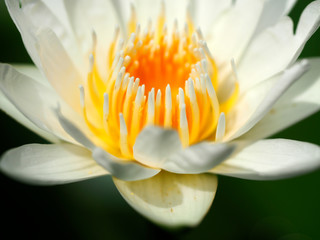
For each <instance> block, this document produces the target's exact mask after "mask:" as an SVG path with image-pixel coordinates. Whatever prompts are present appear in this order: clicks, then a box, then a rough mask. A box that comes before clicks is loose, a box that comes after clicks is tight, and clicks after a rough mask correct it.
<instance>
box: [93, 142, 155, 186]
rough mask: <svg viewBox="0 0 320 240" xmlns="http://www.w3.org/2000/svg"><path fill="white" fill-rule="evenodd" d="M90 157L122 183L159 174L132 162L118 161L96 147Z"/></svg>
mask: <svg viewBox="0 0 320 240" xmlns="http://www.w3.org/2000/svg"><path fill="white" fill-rule="evenodd" d="M92 157H93V158H94V159H95V160H96V161H97V163H99V164H100V165H101V166H102V167H104V168H105V169H107V170H108V171H109V172H110V173H111V175H112V176H115V177H116V178H119V179H122V180H124V181H137V180H142V179H147V178H151V177H153V176H154V175H156V174H158V173H159V172H160V170H159V169H153V168H148V167H144V166H142V165H140V164H138V163H136V162H134V161H129V160H122V159H119V158H117V157H115V156H113V155H111V154H109V153H107V152H106V151H104V150H103V149H101V148H98V147H97V148H95V149H94V150H93V153H92Z"/></svg>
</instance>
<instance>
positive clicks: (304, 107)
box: [241, 58, 320, 140]
mask: <svg viewBox="0 0 320 240" xmlns="http://www.w3.org/2000/svg"><path fill="white" fill-rule="evenodd" d="M309 63H310V65H311V69H310V70H309V71H308V72H307V73H306V74H305V75H303V76H302V77H301V78H300V79H299V80H298V81H297V82H296V83H294V84H293V86H291V87H290V88H289V90H288V91H287V92H286V93H285V94H284V95H283V96H281V97H280V99H279V101H278V102H277V103H276V104H275V105H274V106H273V107H272V109H271V110H270V112H269V113H268V114H267V115H266V116H264V117H263V119H262V120H261V121H260V122H258V123H257V124H256V125H255V126H254V127H253V128H252V129H251V130H250V131H249V132H247V133H246V134H244V135H243V136H241V139H250V140H258V139H262V138H266V137H269V136H271V135H273V134H275V133H277V132H279V131H281V130H283V129H285V128H287V127H289V126H291V125H293V124H295V123H296V122H299V121H301V120H302V119H304V118H306V117H308V116H310V115H311V114H313V113H315V112H317V111H319V110H320V94H319V93H320V59H319V58H317V59H309Z"/></svg>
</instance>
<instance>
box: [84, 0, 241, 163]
mask: <svg viewBox="0 0 320 240" xmlns="http://www.w3.org/2000/svg"><path fill="white" fill-rule="evenodd" d="M131 9H132V17H131V18H130V21H129V23H128V26H127V27H128V31H129V32H128V33H127V39H125V40H122V39H119V35H120V31H119V28H116V30H115V36H114V40H113V42H112V43H111V45H110V47H109V52H108V56H107V59H108V66H107V69H108V76H100V74H99V71H98V67H97V65H96V63H95V62H94V58H95V54H96V53H95V46H94V47H93V51H92V54H91V56H90V65H91V69H90V72H89V74H88V79H87V82H86V85H85V86H80V87H79V88H80V93H81V94H80V95H81V99H80V101H81V106H82V109H83V115H84V120H85V121H86V122H87V125H88V127H89V128H90V129H91V131H92V133H93V134H94V135H95V136H96V137H98V138H99V139H101V140H102V142H104V143H105V146H101V147H103V148H105V149H106V150H107V151H108V152H110V153H111V154H114V155H115V156H118V157H122V158H125V159H132V158H133V154H132V147H133V145H134V143H135V139H136V137H137V135H138V134H139V133H140V132H141V130H142V129H143V128H144V127H145V126H147V125H158V126H162V127H164V128H172V129H175V130H177V131H178V132H179V135H180V138H181V142H182V144H183V146H184V147H187V146H189V145H191V144H194V143H197V142H199V141H202V140H205V139H213V140H215V137H216V138H217V141H221V139H222V138H223V134H224V127H225V122H224V121H225V119H224V114H227V112H228V111H229V110H230V108H231V107H232V106H233V104H234V102H235V101H236V99H237V92H238V90H237V89H238V86H237V83H235V87H234V90H233V94H231V96H230V97H229V99H228V100H227V101H225V102H224V103H219V100H218V98H217V94H216V91H217V90H218V87H219V86H218V79H217V78H218V70H217V67H216V65H215V61H214V59H213V57H212V54H211V53H210V52H209V49H208V47H207V45H206V43H205V41H204V40H203V37H202V35H201V32H200V31H199V30H197V31H196V32H195V31H194V27H193V23H192V21H191V18H190V17H187V20H186V24H185V26H184V29H183V31H181V32H180V31H179V29H178V26H177V22H175V24H174V27H173V29H172V32H171V33H168V28H167V26H166V24H165V9H164V6H163V7H162V9H161V12H160V15H159V17H158V20H157V24H156V26H155V29H152V26H151V24H149V25H148V26H147V28H146V29H145V30H144V31H141V30H140V25H138V24H137V16H136V12H135V10H134V6H133V5H132V6H131ZM93 40H94V41H93V42H94V45H95V44H96V43H95V41H96V35H95V33H94V34H93ZM222 112H224V114H223V115H222V116H223V118H222V117H220V116H221V113H222ZM219 118H220V120H219ZM221 119H222V120H223V122H221V121H222V120H221ZM218 121H219V126H220V127H219V128H220V129H218V131H217V129H216V128H217V125H218ZM216 132H217V133H216Z"/></svg>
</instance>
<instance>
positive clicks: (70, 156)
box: [0, 144, 108, 185]
mask: <svg viewBox="0 0 320 240" xmlns="http://www.w3.org/2000/svg"><path fill="white" fill-rule="evenodd" d="M0 170H1V171H2V172H4V173H5V174H7V175H9V176H11V177H13V178H15V179H17V180H20V181H23V182H27V183H30V184H38V185H54V184H64V183H70V182H77V181H81V180H85V179H89V178H93V177H97V176H101V175H106V174H108V172H106V171H105V170H104V169H103V168H102V167H100V166H99V165H98V164H97V163H96V162H95V161H94V160H93V159H92V158H91V153H90V152H89V151H88V150H86V149H84V148H82V147H78V146H75V145H71V144H48V145H44V144H43V145H42V144H29V145H24V146H21V147H18V148H15V149H11V150H9V151H7V152H6V153H5V154H4V155H3V156H2V157H1V162H0Z"/></svg>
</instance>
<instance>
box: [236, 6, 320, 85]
mask: <svg viewBox="0 0 320 240" xmlns="http://www.w3.org/2000/svg"><path fill="white" fill-rule="evenodd" d="M319 20H320V2H319V1H315V2H312V3H311V4H309V5H308V6H307V8H306V9H305V10H304V12H303V13H302V15H301V18H300V21H299V24H298V27H297V30H296V33H295V34H294V33H293V23H292V20H291V19H290V18H283V19H282V20H281V21H280V22H278V23H277V24H276V25H275V26H274V27H271V28H268V29H267V30H265V31H264V32H262V33H261V34H260V35H259V36H258V37H257V38H256V39H254V40H253V41H252V43H251V44H250V46H249V47H248V49H247V51H246V53H245V55H244V57H243V59H242V60H241V61H240V62H239V64H238V74H239V81H240V88H241V91H244V90H246V89H248V88H249V87H251V86H254V85H255V84H257V83H259V82H261V81H263V80H265V79H267V78H269V77H271V76H273V75H275V74H277V73H279V72H281V71H282V70H283V69H285V68H287V67H288V66H289V65H290V64H291V63H293V62H294V61H295V60H296V59H297V57H298V56H299V55H300V52H301V51H302V49H303V47H304V45H305V43H306V42H307V41H308V40H309V38H310V36H311V35H312V34H313V33H314V31H315V30H316V29H317V28H318V26H319Z"/></svg>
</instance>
